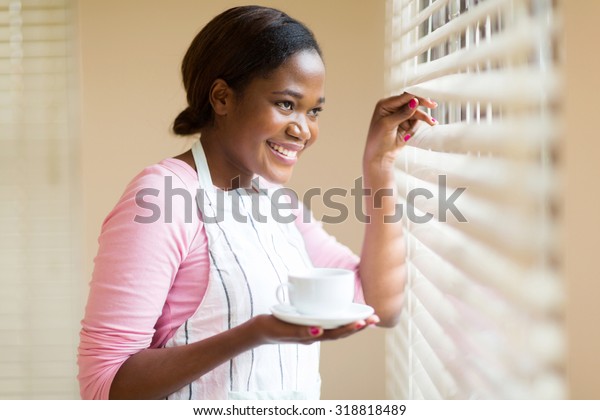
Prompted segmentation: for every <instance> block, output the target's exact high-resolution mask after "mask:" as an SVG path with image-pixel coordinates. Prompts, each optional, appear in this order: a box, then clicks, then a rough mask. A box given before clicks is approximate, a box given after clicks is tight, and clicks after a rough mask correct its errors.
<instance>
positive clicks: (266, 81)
mask: <svg viewBox="0 0 600 420" xmlns="http://www.w3.org/2000/svg"><path fill="white" fill-rule="evenodd" d="M324 83H325V67H324V65H323V61H322V60H321V57H320V56H319V55H318V54H317V53H316V52H313V51H302V52H299V53H296V54H295V55H293V56H292V57H290V58H289V59H288V60H287V61H286V62H285V63H284V64H283V65H281V66H280V67H278V68H277V69H276V70H275V71H273V72H272V73H271V74H270V75H269V76H268V78H263V77H255V78H254V79H253V80H251V81H250V83H249V84H248V85H247V87H246V89H245V90H244V92H243V94H242V95H234V97H233V100H232V105H231V106H230V107H228V112H227V115H225V116H224V118H223V124H220V128H222V129H223V131H222V133H221V134H223V135H220V136H219V138H220V140H219V142H218V145H215V146H216V147H217V148H218V149H220V151H219V152H220V153H219V155H220V157H221V159H222V160H220V162H219V165H218V166H217V167H211V174H212V176H213V182H214V183H215V184H216V185H218V186H222V187H225V186H228V185H230V182H231V180H232V179H234V178H235V177H237V176H239V177H240V180H239V181H240V186H248V185H249V183H250V181H251V180H252V178H253V177H254V176H255V175H260V176H262V177H263V178H265V179H266V180H268V181H270V182H274V183H278V184H283V183H285V182H287V181H288V180H289V178H290V176H291V174H292V170H293V168H294V165H295V164H296V162H297V161H298V158H299V157H300V156H301V155H302V153H303V152H304V150H305V149H306V148H307V147H309V146H310V145H312V144H313V143H314V142H315V141H316V140H317V136H318V134H319V123H318V114H319V111H321V106H322V104H323V102H324ZM213 172H216V173H213ZM216 178H218V179H216Z"/></svg>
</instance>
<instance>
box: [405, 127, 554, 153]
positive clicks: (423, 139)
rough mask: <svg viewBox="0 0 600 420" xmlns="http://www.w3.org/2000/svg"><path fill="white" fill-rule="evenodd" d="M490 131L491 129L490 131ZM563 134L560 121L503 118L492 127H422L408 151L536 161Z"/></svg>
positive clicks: (412, 140)
mask: <svg viewBox="0 0 600 420" xmlns="http://www.w3.org/2000/svg"><path fill="white" fill-rule="evenodd" d="M492 127H493V128H492ZM562 131H563V126H562V124H561V120H560V118H559V117H556V118H553V116H531V117H529V116H527V117H525V116H524V117H521V118H517V117H513V118H506V119H503V120H500V121H494V122H493V125H492V124H487V123H485V122H481V123H480V124H474V123H471V124H468V123H453V124H443V125H436V126H433V127H430V126H429V125H427V124H422V125H421V126H420V127H419V129H418V130H417V132H416V133H415V135H414V136H413V137H412V138H411V139H410V143H409V145H410V146H411V147H418V148H422V149H430V150H434V151H437V152H450V153H481V154H494V155H495V156H502V157H507V158H518V159H523V158H527V159H532V158H536V159H539V155H540V151H541V150H544V149H547V148H549V147H551V146H552V145H553V143H554V141H555V139H557V138H558V137H559V134H560V133H561V132H562Z"/></svg>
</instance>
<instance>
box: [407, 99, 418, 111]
mask: <svg viewBox="0 0 600 420" xmlns="http://www.w3.org/2000/svg"><path fill="white" fill-rule="evenodd" d="M417 103H418V102H417V100H416V99H415V98H412V99H411V100H410V102H409V103H408V107H409V108H410V109H415V108H416V107H417Z"/></svg>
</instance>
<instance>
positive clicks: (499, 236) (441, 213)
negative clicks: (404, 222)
mask: <svg viewBox="0 0 600 420" xmlns="http://www.w3.org/2000/svg"><path fill="white" fill-rule="evenodd" d="M396 182H397V187H398V193H399V194H400V195H401V196H403V197H405V199H406V198H407V196H408V194H409V193H410V194H413V195H415V197H414V199H412V200H409V205H408V206H405V207H408V208H405V209H404V210H405V211H406V212H408V211H412V212H413V214H412V215H411V214H409V216H410V217H411V218H412V220H413V221H414V222H417V223H416V224H420V225H426V224H428V223H429V222H430V220H431V219H432V217H433V218H435V219H437V220H439V221H442V222H444V223H445V224H447V225H448V226H451V227H452V228H454V229H455V230H458V231H460V232H462V233H463V234H465V235H467V236H470V237H472V238H473V239H475V240H476V241H478V242H480V243H482V244H486V245H487V246H488V247H491V248H493V249H495V250H496V252H500V253H502V254H503V255H506V256H509V257H511V258H514V259H515V260H516V261H520V260H526V261H527V260H530V259H531V258H534V257H536V256H537V255H539V253H541V252H550V251H552V250H553V249H554V247H556V239H557V233H556V230H555V229H554V228H552V227H550V226H547V223H546V221H545V220H544V218H542V217H539V214H538V213H536V209H535V208H532V209H527V208H520V209H515V208H513V207H512V206H507V205H505V206H498V205H496V203H494V202H493V201H484V200H480V199H478V198H476V197H474V196H470V195H469V194H468V190H467V191H466V192H463V193H462V195H460V196H458V198H457V199H456V200H455V201H454V202H453V208H452V211H449V209H450V207H448V208H444V204H443V203H444V202H447V201H449V200H448V198H449V197H451V196H452V194H454V192H455V191H454V190H453V189H452V188H447V189H446V190H442V191H439V187H438V186H437V185H435V184H432V183H429V182H425V181H422V180H420V179H417V178H415V177H412V176H410V175H408V174H406V173H404V172H402V171H396ZM424 194H428V195H429V196H425V195H424ZM413 206H414V207H413ZM415 208H416V209H418V210H420V211H421V212H422V213H417V212H414V209H415ZM406 212H405V214H407V213H406ZM461 218H462V220H461Z"/></svg>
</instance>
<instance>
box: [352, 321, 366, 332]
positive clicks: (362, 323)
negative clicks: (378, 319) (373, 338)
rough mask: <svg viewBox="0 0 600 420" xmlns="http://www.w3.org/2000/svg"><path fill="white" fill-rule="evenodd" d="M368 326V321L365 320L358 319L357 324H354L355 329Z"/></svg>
mask: <svg viewBox="0 0 600 420" xmlns="http://www.w3.org/2000/svg"><path fill="white" fill-rule="evenodd" d="M366 326H367V323H366V322H365V321H358V322H357V323H356V325H354V329H356V330H360V329H361V328H364V327H366Z"/></svg>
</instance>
